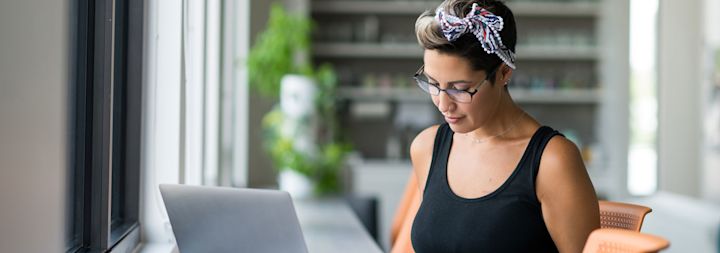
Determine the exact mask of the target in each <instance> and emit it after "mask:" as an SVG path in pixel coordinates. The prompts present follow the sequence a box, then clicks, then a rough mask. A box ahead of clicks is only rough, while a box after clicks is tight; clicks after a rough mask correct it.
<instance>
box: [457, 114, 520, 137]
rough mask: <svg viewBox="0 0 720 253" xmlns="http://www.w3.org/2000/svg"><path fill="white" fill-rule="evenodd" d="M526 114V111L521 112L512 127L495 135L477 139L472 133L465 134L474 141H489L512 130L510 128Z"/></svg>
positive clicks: (511, 126)
mask: <svg viewBox="0 0 720 253" xmlns="http://www.w3.org/2000/svg"><path fill="white" fill-rule="evenodd" d="M524 115H525V112H524V111H523V112H522V113H520V116H518V117H517V118H515V121H513V123H512V125H510V127H508V128H507V129H505V130H503V131H502V132H501V133H499V134H496V135H493V136H488V137H485V138H482V139H477V138H475V137H472V136H470V133H466V134H465V135H466V136H467V137H468V138H470V139H471V141H472V142H473V143H484V142H487V141H488V140H490V139H492V138H495V137H498V136H503V135H504V134H506V133H508V132H510V130H512V129H513V128H514V127H515V126H516V125H517V123H518V121H520V119H521V118H522V117H523V116H524Z"/></svg>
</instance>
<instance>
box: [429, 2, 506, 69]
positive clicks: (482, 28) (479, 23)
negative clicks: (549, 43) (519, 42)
mask: <svg viewBox="0 0 720 253" xmlns="http://www.w3.org/2000/svg"><path fill="white" fill-rule="evenodd" d="M435 19H437V21H438V22H439V23H440V28H441V29H442V31H443V34H444V35H445V38H447V39H448V41H451V42H452V41H455V40H457V39H458V38H460V36H462V35H463V34H465V33H468V32H469V33H472V34H474V35H475V37H476V38H477V39H478V41H480V44H481V45H482V47H483V49H485V52H486V53H488V54H496V55H497V56H498V57H500V59H502V60H503V62H505V64H507V65H508V66H509V67H511V68H513V69H515V53H513V52H512V51H511V50H510V49H508V48H507V47H505V45H504V44H503V43H502V38H501V37H500V31H502V29H503V18H502V17H500V16H496V15H495V14H493V13H492V12H489V11H488V10H485V9H484V8H482V7H480V6H478V4H477V3H473V5H472V9H471V10H470V13H468V14H467V15H466V16H465V18H459V17H456V16H453V15H450V14H447V13H445V11H443V9H442V7H438V8H437V10H436V12H435Z"/></svg>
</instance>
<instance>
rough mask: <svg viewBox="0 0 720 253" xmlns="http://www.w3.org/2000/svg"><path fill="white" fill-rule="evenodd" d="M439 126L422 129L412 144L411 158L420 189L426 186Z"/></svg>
mask: <svg viewBox="0 0 720 253" xmlns="http://www.w3.org/2000/svg"><path fill="white" fill-rule="evenodd" d="M438 127H440V125H434V126H430V127H428V128H426V129H425V130H423V131H421V132H420V133H419V134H418V135H417V136H415V139H414V140H413V142H412V144H410V160H411V162H412V165H413V170H414V171H415V175H416V176H417V179H418V187H419V188H420V189H423V188H425V179H426V178H427V175H428V172H429V171H430V163H431V162H432V152H433V145H434V144H435V135H436V134H437V130H438Z"/></svg>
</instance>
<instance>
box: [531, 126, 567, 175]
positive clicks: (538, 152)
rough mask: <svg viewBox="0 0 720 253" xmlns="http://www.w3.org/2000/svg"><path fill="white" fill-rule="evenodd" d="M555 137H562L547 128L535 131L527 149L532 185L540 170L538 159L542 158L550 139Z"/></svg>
mask: <svg viewBox="0 0 720 253" xmlns="http://www.w3.org/2000/svg"><path fill="white" fill-rule="evenodd" d="M556 135H560V136H564V135H563V134H561V133H560V132H558V131H557V130H555V129H553V128H551V127H549V126H541V127H540V129H538V130H537V133H536V134H535V138H533V140H531V142H533V143H531V144H530V145H529V147H528V148H530V150H529V151H530V154H531V159H530V167H531V168H532V181H533V184H534V183H535V180H536V179H537V175H538V172H539V170H540V159H541V158H542V154H543V151H545V146H547V144H548V142H550V139H552V138H553V137H555V136H556Z"/></svg>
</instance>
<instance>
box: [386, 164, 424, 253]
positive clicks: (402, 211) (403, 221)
mask: <svg viewBox="0 0 720 253" xmlns="http://www.w3.org/2000/svg"><path fill="white" fill-rule="evenodd" d="M420 202H421V199H420V191H419V190H418V184H417V177H416V176H415V173H414V172H413V173H411V174H410V178H409V179H408V183H407V185H406V186H405V192H404V193H403V197H402V199H401V200H400V204H399V205H398V209H397V211H395V218H394V219H393V224H392V231H391V235H390V236H391V238H390V245H392V248H391V251H390V252H391V253H414V252H415V251H414V250H413V247H412V242H411V241H410V231H411V230H412V224H413V221H414V220H415V214H417V211H418V209H419V208H420Z"/></svg>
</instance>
